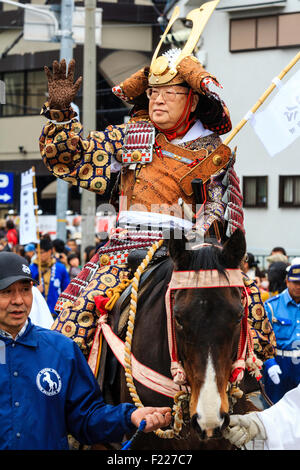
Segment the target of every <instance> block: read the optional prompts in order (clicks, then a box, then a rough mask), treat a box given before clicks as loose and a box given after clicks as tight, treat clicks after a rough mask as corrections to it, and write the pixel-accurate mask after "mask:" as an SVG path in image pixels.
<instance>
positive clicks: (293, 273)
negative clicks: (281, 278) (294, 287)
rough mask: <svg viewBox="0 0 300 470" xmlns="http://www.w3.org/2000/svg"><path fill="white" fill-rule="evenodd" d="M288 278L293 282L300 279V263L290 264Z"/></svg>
mask: <svg viewBox="0 0 300 470" xmlns="http://www.w3.org/2000/svg"><path fill="white" fill-rule="evenodd" d="M287 280H288V281H292V282H293V281H294V282H297V281H300V264H293V265H292V266H290V269H289V270H288V273H287Z"/></svg>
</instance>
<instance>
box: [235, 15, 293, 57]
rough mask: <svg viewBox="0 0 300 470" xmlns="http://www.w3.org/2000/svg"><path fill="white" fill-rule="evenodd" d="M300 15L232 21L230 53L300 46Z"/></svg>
mask: <svg viewBox="0 0 300 470" xmlns="http://www.w3.org/2000/svg"><path fill="white" fill-rule="evenodd" d="M299 25H300V13H288V14H284V15H272V16H261V17H255V18H240V19H232V20H231V21H230V51H231V52H236V51H243V50H257V49H271V48H279V47H288V46H298V45H299V44H300V28H299Z"/></svg>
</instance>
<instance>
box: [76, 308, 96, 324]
mask: <svg viewBox="0 0 300 470" xmlns="http://www.w3.org/2000/svg"><path fill="white" fill-rule="evenodd" d="M93 321H94V317H93V314H92V313H90V312H82V313H81V314H80V315H78V319H77V322H78V325H79V326H83V327H85V328H87V327H88V326H91V325H92V324H93Z"/></svg>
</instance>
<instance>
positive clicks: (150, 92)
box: [146, 88, 188, 103]
mask: <svg viewBox="0 0 300 470" xmlns="http://www.w3.org/2000/svg"><path fill="white" fill-rule="evenodd" d="M146 94H147V97H148V98H149V100H150V101H155V100H156V99H157V98H158V97H159V95H161V96H162V98H163V100H164V101H165V102H171V103H172V102H173V101H175V100H176V96H177V95H188V93H181V92H179V91H174V90H171V89H170V88H168V89H167V90H162V89H159V88H148V89H147V90H146Z"/></svg>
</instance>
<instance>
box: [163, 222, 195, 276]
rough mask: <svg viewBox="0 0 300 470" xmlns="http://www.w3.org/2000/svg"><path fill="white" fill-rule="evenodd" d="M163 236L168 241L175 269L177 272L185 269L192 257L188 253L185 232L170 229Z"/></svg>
mask: <svg viewBox="0 0 300 470" xmlns="http://www.w3.org/2000/svg"><path fill="white" fill-rule="evenodd" d="M163 235H164V238H165V239H167V240H168V249H169V255H170V257H171V258H172V260H173V262H174V266H175V268H176V269H177V270H179V269H183V268H184V267H185V266H186V265H187V261H188V259H189V257H190V255H189V252H188V251H186V245H187V243H188V241H187V239H186V238H185V236H184V231H183V230H178V229H170V230H169V231H168V233H167V234H166V233H164V234H163Z"/></svg>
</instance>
